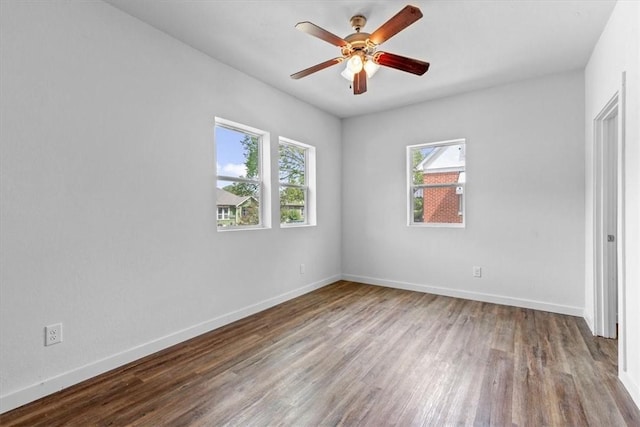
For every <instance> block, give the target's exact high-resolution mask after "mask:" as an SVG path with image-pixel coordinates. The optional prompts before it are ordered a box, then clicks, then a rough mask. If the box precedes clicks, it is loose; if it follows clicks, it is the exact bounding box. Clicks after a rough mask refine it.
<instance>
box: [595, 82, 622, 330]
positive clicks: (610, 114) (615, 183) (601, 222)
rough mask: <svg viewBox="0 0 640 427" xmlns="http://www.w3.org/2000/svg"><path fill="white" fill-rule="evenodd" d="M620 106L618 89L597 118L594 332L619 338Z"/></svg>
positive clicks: (620, 235) (620, 257)
mask: <svg viewBox="0 0 640 427" xmlns="http://www.w3.org/2000/svg"><path fill="white" fill-rule="evenodd" d="M620 110H621V109H620V96H619V93H618V92H616V93H615V94H614V96H613V97H612V98H611V99H610V100H609V102H607V104H606V105H605V106H604V108H603V109H602V111H601V112H600V113H599V114H598V115H597V116H596V118H595V119H594V147H593V154H594V155H593V158H594V165H593V167H594V181H595V182H594V187H593V188H594V194H593V197H594V204H593V206H594V212H593V214H594V233H593V238H594V242H593V243H594V263H593V265H594V279H595V280H594V282H595V283H594V304H595V307H594V314H595V316H594V332H595V334H596V335H600V336H603V337H606V338H616V337H617V335H618V334H617V330H616V312H617V311H618V310H617V307H616V300H617V298H616V296H621V294H620V281H621V276H622V275H621V274H618V275H617V280H616V285H615V287H612V286H610V282H609V280H608V277H609V275H610V274H611V272H610V268H612V265H613V258H612V257H616V258H618V259H623V258H624V254H623V253H622V247H621V246H622V245H621V239H622V237H623V234H622V233H620V226H621V225H623V224H622V217H621V216H622V215H621V213H622V212H623V210H622V209H620V202H621V201H623V194H621V191H620V190H621V186H620V184H621V180H622V178H623V177H622V174H621V172H622V171H623V169H622V159H623V158H622V157H621V154H622V148H623V147H621V129H620V124H621V117H622V114H621V111H620ZM614 119H615V122H614V121H613V120H614ZM612 126H615V128H614V127H612ZM610 168H615V175H616V176H615V179H611V173H610V171H611V169H610ZM607 175H609V177H607ZM607 184H609V185H607ZM612 191H613V194H612V193H611V192H612ZM612 196H615V199H616V200H615V205H616V206H615V208H616V212H615V214H614V216H613V215H612V214H611V212H610V211H609V210H608V209H607V208H608V207H610V204H609V203H607V201H608V200H610V199H611V197H612ZM609 221H616V231H615V234H613V236H614V239H615V241H614V242H607V235H608V234H610V233H611V232H612V231H611V229H610V227H609V226H610V223H609ZM618 267H619V266H618V265H617V264H616V265H615V267H613V268H615V269H616V270H618V273H620V272H621V270H620V269H619V268H618ZM613 274H615V272H613ZM618 305H619V304H618ZM618 314H620V313H618Z"/></svg>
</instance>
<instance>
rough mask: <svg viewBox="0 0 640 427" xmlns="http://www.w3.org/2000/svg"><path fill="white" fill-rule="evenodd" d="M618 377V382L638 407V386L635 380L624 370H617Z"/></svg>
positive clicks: (639, 400)
mask: <svg viewBox="0 0 640 427" xmlns="http://www.w3.org/2000/svg"><path fill="white" fill-rule="evenodd" d="M618 378H620V382H621V383H622V385H624V387H625V388H626V389H627V391H628V392H629V396H631V399H633V401H634V402H635V404H636V406H637V407H638V408H640V387H639V386H638V384H636V382H635V381H633V379H632V378H631V377H630V376H629V374H627V373H626V372H624V371H622V370H621V371H619V372H618Z"/></svg>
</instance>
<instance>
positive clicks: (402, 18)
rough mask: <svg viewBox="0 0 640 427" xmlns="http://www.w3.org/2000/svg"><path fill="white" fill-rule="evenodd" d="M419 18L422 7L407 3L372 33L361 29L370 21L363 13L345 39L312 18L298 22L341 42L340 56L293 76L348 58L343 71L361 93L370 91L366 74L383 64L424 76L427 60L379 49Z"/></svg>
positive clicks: (314, 33)
mask: <svg viewBox="0 0 640 427" xmlns="http://www.w3.org/2000/svg"><path fill="white" fill-rule="evenodd" d="M420 18H422V12H421V11H420V9H418V8H417V7H415V6H405V7H404V8H403V9H402V10H401V11H400V12H398V13H397V14H395V15H394V16H393V17H392V18H391V19H389V20H388V21H387V22H385V23H384V24H382V25H381V26H380V28H378V29H377V30H375V31H374V32H373V33H371V34H369V33H364V32H360V30H361V29H362V28H363V27H364V26H365V24H366V23H367V18H365V17H364V16H362V15H355V16H353V17H352V18H351V20H350V23H351V26H352V27H353V29H354V30H355V33H353V34H349V35H348V36H346V37H345V38H344V39H343V38H341V37H338V36H336V35H335V34H333V33H331V32H329V31H327V30H325V29H324V28H321V27H319V26H317V25H315V24H313V23H311V22H308V21H305V22H299V23H298V24H296V28H297V29H298V30H300V31H303V32H305V33H307V34H310V35H312V36H315V37H318V38H319V39H322V40H324V41H326V42H328V43H331V44H332V45H334V46H338V47H339V48H340V53H341V56H338V57H336V58H333V59H330V60H328V61H325V62H321V63H320V64H316V65H314V66H313V67H309V68H307V69H305V70H302V71H298V72H297V73H295V74H292V75H291V78H292V79H296V80H297V79H300V78H302V77H306V76H308V75H309V74H313V73H315V72H317V71H320V70H324V69H325V68H328V67H331V66H332V65H336V64H340V63H341V62H344V61H346V62H347V66H346V68H345V70H344V71H343V72H342V73H341V74H342V76H343V77H345V78H346V79H348V80H351V81H352V82H353V84H352V86H353V93H354V95H360V94H362V93H365V92H366V91H367V77H371V76H373V74H374V73H375V72H376V71H377V70H378V68H379V66H380V65H383V66H385V67H390V68H395V69H396V70H400V71H406V72H407V73H413V74H417V75H419V76H421V75H423V74H424V73H426V72H427V70H428V69H429V63H428V62H424V61H420V60H418V59H413V58H407V57H404V56H400V55H396V54H393V53H389V52H382V51H378V50H376V49H377V47H378V46H379V45H380V44H382V43H384V42H385V41H387V40H389V39H390V38H391V37H393V36H395V35H396V34H398V33H399V32H400V31H402V30H404V29H405V28H407V27H408V26H409V25H411V24H413V23H414V22H416V21H417V20H418V19H420Z"/></svg>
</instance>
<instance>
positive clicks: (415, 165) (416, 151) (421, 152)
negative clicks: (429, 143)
mask: <svg viewBox="0 0 640 427" xmlns="http://www.w3.org/2000/svg"><path fill="white" fill-rule="evenodd" d="M433 150H434V148H433V147H416V148H412V149H411V170H412V171H413V182H412V183H413V184H422V183H423V180H422V175H423V168H424V162H425V159H426V158H427V157H428V156H429V154H430V153H431V152H433Z"/></svg>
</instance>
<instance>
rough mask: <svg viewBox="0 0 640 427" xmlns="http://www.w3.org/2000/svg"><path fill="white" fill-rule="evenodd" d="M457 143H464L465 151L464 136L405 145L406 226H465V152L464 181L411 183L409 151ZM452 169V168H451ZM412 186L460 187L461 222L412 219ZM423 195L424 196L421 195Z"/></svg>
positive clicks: (411, 170)
mask: <svg viewBox="0 0 640 427" xmlns="http://www.w3.org/2000/svg"><path fill="white" fill-rule="evenodd" d="M459 144H464V145H465V151H466V145H467V140H466V138H459V139H450V140H446V141H437V142H427V143H423V144H414V145H408V146H407V151H406V158H407V165H406V169H407V202H406V206H407V226H408V227H429V228H466V222H467V214H466V208H467V190H466V182H467V181H468V179H467V177H468V175H469V174H468V172H467V162H466V153H465V165H464V169H463V171H464V173H465V182H456V183H451V184H432V185H420V186H417V185H415V184H413V166H412V160H413V159H412V157H411V154H412V153H411V151H412V150H413V149H415V148H424V147H433V146H438V147H442V146H447V145H459ZM452 170H453V169H452ZM414 187H421V188H429V187H462V192H463V194H462V195H461V196H462V200H463V201H462V212H459V213H458V215H462V222H461V223H447V222H414V221H413V188H414ZM423 197H424V196H423Z"/></svg>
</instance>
